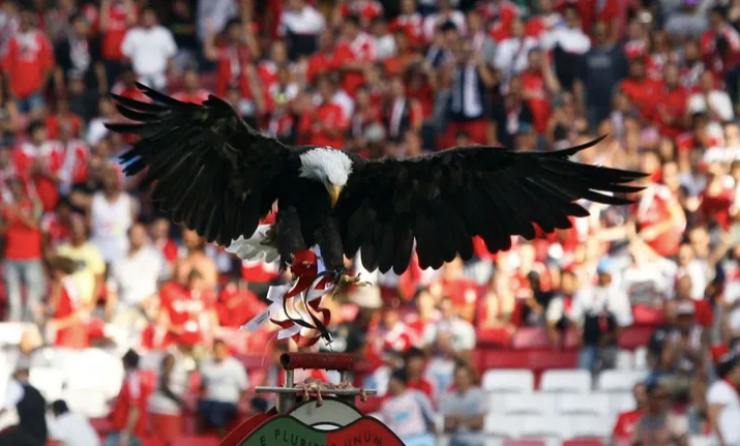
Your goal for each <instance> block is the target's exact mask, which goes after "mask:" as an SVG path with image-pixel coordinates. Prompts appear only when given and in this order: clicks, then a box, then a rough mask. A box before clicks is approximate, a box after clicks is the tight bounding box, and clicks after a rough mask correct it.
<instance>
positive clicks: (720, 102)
mask: <svg viewBox="0 0 740 446" xmlns="http://www.w3.org/2000/svg"><path fill="white" fill-rule="evenodd" d="M699 88H700V90H699V91H697V92H696V93H694V94H692V95H691V96H689V103H688V105H687V106H686V109H687V111H688V112H689V113H690V114H695V113H706V114H707V115H708V116H709V117H710V119H712V120H714V121H722V122H727V121H732V119H734V117H735V112H734V108H733V105H732V100H730V95H728V94H727V92H726V91H724V90H721V89H719V88H716V86H715V80H714V74H712V72H711V71H709V70H707V71H705V72H704V73H703V74H702V75H701V78H700V79H699Z"/></svg>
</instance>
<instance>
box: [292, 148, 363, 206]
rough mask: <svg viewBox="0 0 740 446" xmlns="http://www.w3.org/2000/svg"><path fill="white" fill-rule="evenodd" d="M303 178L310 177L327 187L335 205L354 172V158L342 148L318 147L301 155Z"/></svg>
mask: <svg viewBox="0 0 740 446" xmlns="http://www.w3.org/2000/svg"><path fill="white" fill-rule="evenodd" d="M299 158H300V160H301V173H300V176H301V177H303V178H310V179H313V180H316V181H321V183H322V184H323V185H324V187H326V190H327V191H328V192H329V196H330V198H331V204H332V206H334V205H335V204H336V202H337V200H338V199H339V194H341V193H342V189H343V188H344V186H345V185H346V184H347V180H348V179H349V175H350V174H351V173H352V159H350V157H349V156H347V154H346V153H344V152H342V151H341V150H336V149H332V148H330V147H316V148H313V149H310V150H307V151H306V152H304V153H302V154H300V155H299Z"/></svg>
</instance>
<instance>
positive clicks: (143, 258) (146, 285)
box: [110, 223, 164, 307]
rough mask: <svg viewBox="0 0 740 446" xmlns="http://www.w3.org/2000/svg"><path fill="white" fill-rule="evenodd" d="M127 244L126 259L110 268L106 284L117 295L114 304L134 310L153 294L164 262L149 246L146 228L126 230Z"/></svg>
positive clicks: (136, 227) (142, 226)
mask: <svg viewBox="0 0 740 446" xmlns="http://www.w3.org/2000/svg"><path fill="white" fill-rule="evenodd" d="M128 242H129V250H128V253H127V254H126V256H125V257H123V258H122V259H119V260H118V261H116V262H114V263H113V265H112V266H111V273H110V280H111V281H112V284H113V285H114V287H115V289H116V290H117V292H118V293H117V294H118V302H119V303H120V304H123V305H125V306H128V307H135V306H137V305H140V304H141V303H142V302H143V301H144V299H146V298H147V297H150V296H153V295H154V294H155V293H156V292H157V281H158V280H159V278H160V276H161V274H162V270H163V268H164V259H163V258H162V254H161V253H160V252H159V251H157V250H156V249H154V248H153V247H152V246H151V244H150V243H149V237H148V235H147V228H146V226H144V225H143V224H142V223H134V224H133V225H132V226H131V227H130V228H129V230H128Z"/></svg>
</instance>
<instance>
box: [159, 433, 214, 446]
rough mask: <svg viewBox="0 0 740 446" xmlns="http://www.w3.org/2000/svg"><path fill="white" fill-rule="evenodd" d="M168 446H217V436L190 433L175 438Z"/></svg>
mask: <svg viewBox="0 0 740 446" xmlns="http://www.w3.org/2000/svg"><path fill="white" fill-rule="evenodd" d="M170 446H218V437H216V436H214V435H191V436H187V437H180V438H176V439H175V440H174V441H173V442H172V444H171V445H170Z"/></svg>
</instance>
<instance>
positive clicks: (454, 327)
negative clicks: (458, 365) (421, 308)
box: [422, 298, 475, 352]
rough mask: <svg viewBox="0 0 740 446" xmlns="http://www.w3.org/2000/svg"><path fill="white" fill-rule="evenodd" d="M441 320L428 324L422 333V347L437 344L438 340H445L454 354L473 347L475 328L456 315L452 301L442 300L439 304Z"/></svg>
mask: <svg viewBox="0 0 740 446" xmlns="http://www.w3.org/2000/svg"><path fill="white" fill-rule="evenodd" d="M439 305H440V308H439V309H440V311H441V313H442V319H441V320H440V321H439V322H438V323H436V324H430V325H428V326H427V327H426V328H425V329H424V333H422V345H424V346H429V345H432V344H434V343H435V342H438V341H439V340H440V338H447V339H446V340H449V342H450V343H451V346H452V349H453V350H454V351H455V352H467V351H470V350H472V349H473V348H474V347H475V328H473V325H472V324H471V323H470V322H468V321H466V320H465V319H463V318H461V317H460V316H458V315H457V312H456V311H455V306H454V304H453V303H452V300H450V299H449V298H444V299H443V300H442V302H440V304H439Z"/></svg>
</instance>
